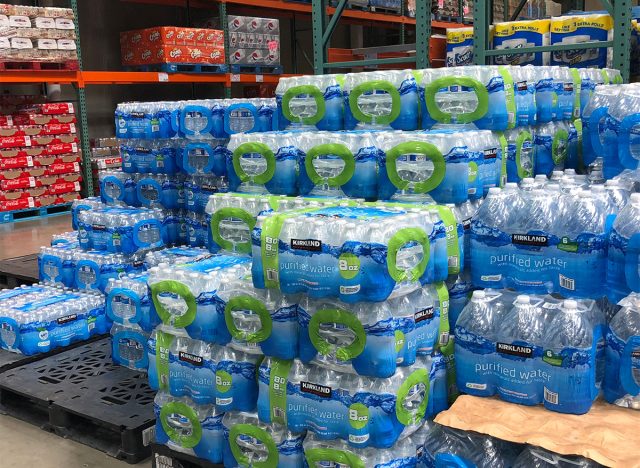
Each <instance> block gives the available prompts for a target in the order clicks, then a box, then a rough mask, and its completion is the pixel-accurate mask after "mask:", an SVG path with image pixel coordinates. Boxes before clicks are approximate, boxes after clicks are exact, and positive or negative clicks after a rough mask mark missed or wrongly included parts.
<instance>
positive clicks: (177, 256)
mask: <svg viewBox="0 0 640 468" xmlns="http://www.w3.org/2000/svg"><path fill="white" fill-rule="evenodd" d="M209 257H211V253H210V252H209V251H208V250H207V249H205V248H202V247H185V246H179V247H169V248H166V249H161V250H152V251H151V252H148V253H147V254H146V255H145V256H144V268H145V269H146V270H148V269H149V268H152V267H154V266H158V265H160V264H161V263H166V264H168V265H179V264H182V263H192V262H198V261H200V260H204V259H206V258H209Z"/></svg>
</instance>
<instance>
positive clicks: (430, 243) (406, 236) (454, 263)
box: [252, 203, 462, 303]
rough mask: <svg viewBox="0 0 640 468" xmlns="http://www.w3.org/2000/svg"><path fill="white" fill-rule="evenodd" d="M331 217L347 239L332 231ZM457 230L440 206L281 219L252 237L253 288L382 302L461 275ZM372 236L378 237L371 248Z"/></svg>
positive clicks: (366, 207) (315, 212) (315, 211)
mask: <svg viewBox="0 0 640 468" xmlns="http://www.w3.org/2000/svg"><path fill="white" fill-rule="evenodd" d="M426 213H430V215H429V216H428V217H427V216H424V215H425V214H426ZM327 217H330V218H331V219H332V233H335V232H342V233H344V234H342V237H338V238H337V239H336V237H335V235H334V234H331V233H330V232H329V231H328V230H327V228H326V219H327ZM456 227H457V222H456V220H455V217H454V216H453V213H452V212H451V211H450V210H449V209H448V208H446V207H440V206H437V207H429V206H424V205H402V204H387V205H385V204H383V203H378V204H366V203H365V204H360V205H357V206H349V204H348V203H343V204H342V206H336V207H327V208H309V209H306V210H304V209H303V210H297V211H291V212H288V213H282V214H274V215H272V216H268V217H265V219H264V220H263V219H258V223H257V224H256V227H255V228H254V230H253V235H252V242H253V254H254V255H253V267H252V272H253V274H252V277H253V284H254V286H255V287H256V288H259V289H263V288H265V287H266V288H270V289H271V288H274V289H278V288H279V289H280V290H281V291H282V292H283V293H285V294H294V293H298V292H305V293H307V294H309V296H310V297H336V298H339V299H340V300H341V301H343V302H347V303H354V302H359V301H383V300H385V299H386V298H387V297H389V295H390V294H391V293H392V291H394V289H396V290H398V291H399V290H401V289H403V288H404V289H405V290H406V288H407V287H413V286H411V285H412V284H413V285H415V284H417V283H420V284H425V283H432V282H437V281H443V280H445V279H446V278H447V276H448V275H449V274H455V273H457V272H458V271H459V268H460V264H461V253H460V249H461V246H462V245H461V243H462V241H461V239H460V237H459V234H458V229H456ZM357 228H358V229H357ZM440 228H443V229H444V231H443V236H442V237H440V236H439V235H438V234H437V232H438V230H439V229H440ZM365 232H370V233H371V234H370V237H368V238H367V240H366V241H365V240H364V238H363V237H362V236H364V235H365ZM354 233H355V234H354ZM438 237H440V239H438ZM403 247H404V248H403ZM432 249H433V250H432ZM427 252H430V253H431V254H430V255H428V254H427Z"/></svg>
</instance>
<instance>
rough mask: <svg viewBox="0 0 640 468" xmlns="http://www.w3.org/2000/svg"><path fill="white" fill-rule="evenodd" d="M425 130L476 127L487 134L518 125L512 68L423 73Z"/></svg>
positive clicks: (423, 118) (452, 68)
mask: <svg viewBox="0 0 640 468" xmlns="http://www.w3.org/2000/svg"><path fill="white" fill-rule="evenodd" d="M421 73H422V89H424V94H423V96H422V128H427V129H428V128H432V127H434V126H435V125H437V124H471V123H472V124H474V125H475V126H476V127H477V128H480V129H484V130H506V129H508V128H512V127H513V126H514V125H515V123H516V122H515V118H516V103H515V97H514V90H513V78H512V77H511V74H510V72H509V68H508V67H496V66H475V65H469V66H463V67H449V68H430V69H426V70H422V71H421Z"/></svg>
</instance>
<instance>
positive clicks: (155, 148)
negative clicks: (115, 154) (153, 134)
mask: <svg viewBox="0 0 640 468" xmlns="http://www.w3.org/2000/svg"><path fill="white" fill-rule="evenodd" d="M120 155H121V157H122V171H123V172H127V173H150V174H176V173H178V171H179V169H180V167H179V161H178V159H179V158H180V156H181V153H180V150H179V147H178V146H177V145H176V144H175V140H123V141H122V142H121V143H120Z"/></svg>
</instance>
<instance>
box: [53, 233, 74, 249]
mask: <svg viewBox="0 0 640 468" xmlns="http://www.w3.org/2000/svg"><path fill="white" fill-rule="evenodd" d="M61 244H73V245H74V247H78V231H69V232H63V233H60V234H54V235H52V236H51V247H54V246H56V245H61Z"/></svg>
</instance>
